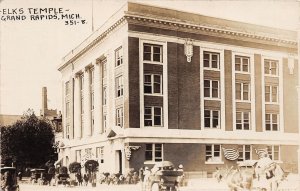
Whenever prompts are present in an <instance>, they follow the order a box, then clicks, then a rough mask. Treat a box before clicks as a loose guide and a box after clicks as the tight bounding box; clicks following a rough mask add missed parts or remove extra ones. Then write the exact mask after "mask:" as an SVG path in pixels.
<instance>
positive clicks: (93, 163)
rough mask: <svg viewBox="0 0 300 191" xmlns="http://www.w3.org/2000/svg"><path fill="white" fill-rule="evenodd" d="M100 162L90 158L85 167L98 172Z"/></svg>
mask: <svg viewBox="0 0 300 191" xmlns="http://www.w3.org/2000/svg"><path fill="white" fill-rule="evenodd" d="M98 166H99V163H98V161H95V160H88V161H86V162H85V164H84V167H85V169H86V170H87V171H89V172H96V171H97V170H98Z"/></svg>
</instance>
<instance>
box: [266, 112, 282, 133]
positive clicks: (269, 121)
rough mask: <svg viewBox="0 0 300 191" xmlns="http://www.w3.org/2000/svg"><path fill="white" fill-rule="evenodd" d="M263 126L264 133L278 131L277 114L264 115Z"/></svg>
mask: <svg viewBox="0 0 300 191" xmlns="http://www.w3.org/2000/svg"><path fill="white" fill-rule="evenodd" d="M265 126H266V131H279V114H275V113H266V115H265Z"/></svg>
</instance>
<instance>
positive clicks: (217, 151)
mask: <svg viewBox="0 0 300 191" xmlns="http://www.w3.org/2000/svg"><path fill="white" fill-rule="evenodd" d="M205 161H206V162H221V145H206V146H205Z"/></svg>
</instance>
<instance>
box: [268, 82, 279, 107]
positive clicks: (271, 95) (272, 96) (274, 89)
mask: <svg viewBox="0 0 300 191" xmlns="http://www.w3.org/2000/svg"><path fill="white" fill-rule="evenodd" d="M265 101H266V102H273V103H277V102H278V86H276V85H266V86H265Z"/></svg>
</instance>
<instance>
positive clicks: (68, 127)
mask: <svg viewBox="0 0 300 191" xmlns="http://www.w3.org/2000/svg"><path fill="white" fill-rule="evenodd" d="M66 138H67V139H69V138H70V124H69V123H67V125H66Z"/></svg>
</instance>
